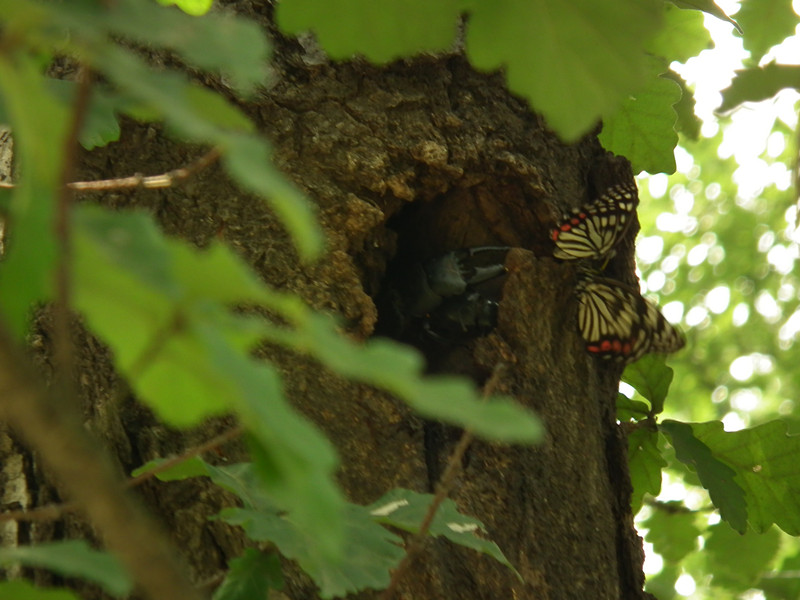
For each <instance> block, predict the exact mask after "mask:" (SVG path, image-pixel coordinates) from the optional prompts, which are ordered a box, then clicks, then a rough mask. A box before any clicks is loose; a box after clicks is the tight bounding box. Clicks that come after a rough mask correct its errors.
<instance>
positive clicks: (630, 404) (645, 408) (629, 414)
mask: <svg viewBox="0 0 800 600" xmlns="http://www.w3.org/2000/svg"><path fill="white" fill-rule="evenodd" d="M648 414H650V405H649V404H647V402H641V401H640V400H633V399H631V398H628V397H627V396H626V395H625V394H621V393H617V420H618V421H620V422H624V421H641V420H642V419H645V418H647V415H648Z"/></svg>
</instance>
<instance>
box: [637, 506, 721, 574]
mask: <svg viewBox="0 0 800 600" xmlns="http://www.w3.org/2000/svg"><path fill="white" fill-rule="evenodd" d="M697 519H698V517H697V514H695V513H694V512H692V511H690V510H688V509H687V508H686V507H684V506H683V505H682V504H681V503H679V502H667V503H664V504H660V505H658V506H657V507H656V509H655V510H653V514H652V515H651V516H650V518H648V519H646V520H645V521H643V522H642V526H643V527H644V528H646V529H647V530H648V531H647V535H645V536H644V539H645V540H646V541H648V542H650V543H651V544H653V549H654V550H655V551H656V552H658V553H659V554H660V555H661V556H663V557H664V560H666V561H669V562H671V563H677V562H679V561H681V560H683V558H684V557H685V556H686V555H687V554H689V553H690V552H695V551H696V550H697V549H698V538H699V537H700V534H701V533H702V530H701V529H700V528H699V527H698V526H697ZM728 530H729V531H730V528H728Z"/></svg>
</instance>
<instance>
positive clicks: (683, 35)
mask: <svg viewBox="0 0 800 600" xmlns="http://www.w3.org/2000/svg"><path fill="white" fill-rule="evenodd" d="M664 11H665V12H664V26H663V27H662V28H661V30H660V31H659V32H658V34H657V35H656V36H655V37H654V38H653V39H652V40H651V41H650V43H649V44H648V45H647V52H648V53H649V54H651V55H652V56H657V57H659V58H661V59H664V61H665V63H666V64H669V63H670V62H672V61H678V62H686V61H687V60H688V59H690V58H692V57H693V56H697V55H698V54H700V52H702V51H703V50H705V49H707V48H713V47H714V42H713V41H712V40H711V34H710V33H709V32H708V29H706V28H705V25H703V15H701V14H700V13H699V12H697V11H692V10H681V9H679V8H678V7H676V6H675V5H674V4H668V3H665V4H664Z"/></svg>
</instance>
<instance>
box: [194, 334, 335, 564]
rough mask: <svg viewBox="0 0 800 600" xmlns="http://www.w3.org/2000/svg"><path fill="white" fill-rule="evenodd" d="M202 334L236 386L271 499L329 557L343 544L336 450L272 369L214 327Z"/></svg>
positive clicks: (237, 402) (320, 553)
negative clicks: (241, 352)
mask: <svg viewBox="0 0 800 600" xmlns="http://www.w3.org/2000/svg"><path fill="white" fill-rule="evenodd" d="M204 333H205V340H204V341H205V344H206V347H208V348H210V350H211V353H210V356H211V358H212V360H213V362H214V363H215V364H216V365H217V368H219V369H221V370H222V371H223V372H225V373H227V374H228V377H229V378H230V379H231V381H232V382H234V383H235V385H236V386H237V388H236V394H235V396H234V406H235V408H236V412H237V414H238V415H239V419H240V421H241V422H242V423H244V424H245V425H246V426H247V427H248V430H249V432H250V436H249V441H250V454H251V456H252V457H253V464H254V468H255V469H256V473H257V475H258V476H259V477H260V480H261V481H262V482H263V484H264V486H265V488H266V489H267V490H268V495H269V497H270V499H271V500H272V501H273V502H275V503H276V504H277V505H278V506H279V507H280V508H282V509H284V510H291V513H292V521H293V523H294V526H295V527H296V528H297V529H298V531H302V532H304V534H305V535H308V536H313V537H314V540H315V541H314V555H315V556H318V557H319V560H320V561H324V560H330V559H331V557H333V556H336V555H337V554H338V553H339V552H340V551H341V546H342V543H343V539H342V535H343V530H342V527H343V525H342V507H343V499H342V496H341V493H340V492H339V489H338V487H337V486H336V482H335V479H334V476H335V472H336V469H337V467H338V457H337V454H336V450H335V449H334V448H333V446H332V445H331V444H330V442H329V441H328V440H327V438H325V437H324V436H323V435H322V434H321V433H320V432H319V430H318V429H317V428H316V427H314V425H312V424H311V423H310V422H309V421H308V420H306V419H305V418H304V417H303V416H302V415H300V414H299V413H298V412H297V411H296V410H294V409H293V408H292V407H291V405H290V404H289V403H288V402H287V401H286V399H285V398H284V396H283V393H282V390H281V387H280V380H279V377H278V375H277V373H276V372H275V370H274V368H272V367H271V366H270V365H268V364H266V363H258V362H256V361H255V360H252V359H246V358H242V357H241V356H238V355H236V354H234V353H231V352H230V351H228V350H227V348H226V343H225V340H224V339H223V338H222V336H220V335H219V334H218V333H217V332H216V331H214V330H212V329H210V328H206V331H204Z"/></svg>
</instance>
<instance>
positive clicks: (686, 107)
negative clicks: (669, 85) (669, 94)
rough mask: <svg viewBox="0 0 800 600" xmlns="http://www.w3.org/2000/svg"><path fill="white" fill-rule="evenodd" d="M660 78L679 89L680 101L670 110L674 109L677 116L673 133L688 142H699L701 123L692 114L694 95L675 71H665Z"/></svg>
mask: <svg viewBox="0 0 800 600" xmlns="http://www.w3.org/2000/svg"><path fill="white" fill-rule="evenodd" d="M662 77H664V78H666V79H671V80H672V81H674V82H675V83H677V84H678V87H680V88H681V99H680V101H678V102H677V103H676V104H674V105H673V106H672V108H674V109H675V114H676V115H677V116H678V120H677V121H676V122H675V131H677V132H678V133H680V134H682V135H684V136H686V137H687V138H689V139H690V140H693V141H697V140H699V139H700V128H701V127H702V126H703V122H702V121H701V120H700V119H699V118H698V117H697V115H696V114H695V112H694V107H695V101H694V94H693V93H692V91H691V90H690V89H689V88H688V87H687V85H686V82H685V81H684V80H683V77H681V76H680V75H678V74H677V73H676V72H675V71H667V72H666V73H664V74H663V75H662Z"/></svg>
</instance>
